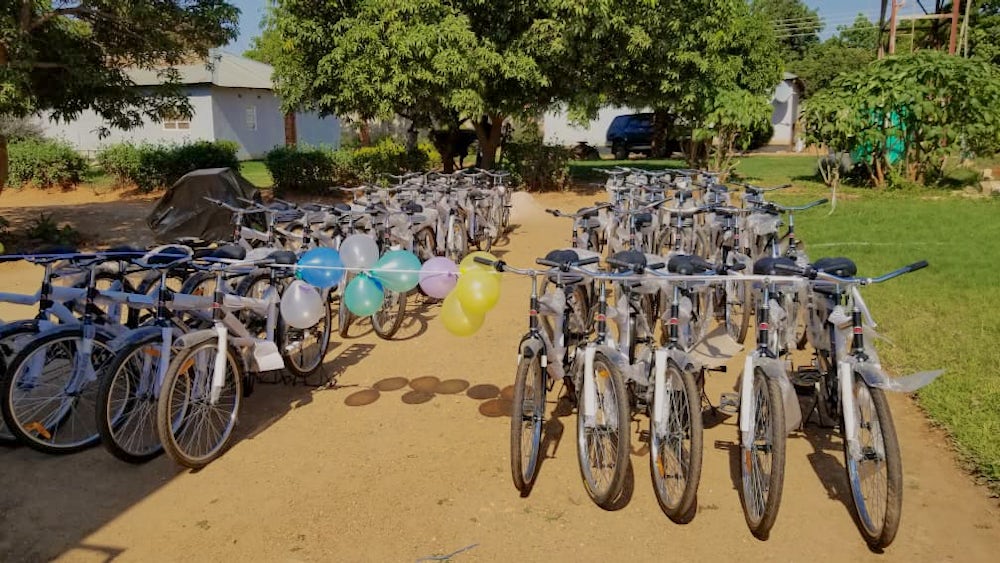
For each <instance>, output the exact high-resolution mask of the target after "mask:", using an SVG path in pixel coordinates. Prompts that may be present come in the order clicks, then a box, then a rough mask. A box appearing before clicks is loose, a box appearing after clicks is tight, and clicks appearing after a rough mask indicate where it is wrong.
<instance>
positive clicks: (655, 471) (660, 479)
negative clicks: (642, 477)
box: [649, 363, 702, 523]
mask: <svg viewBox="0 0 1000 563" xmlns="http://www.w3.org/2000/svg"><path fill="white" fill-rule="evenodd" d="M655 405H656V401H654V403H653V406H652V407H651V408H655ZM658 414H659V416H658V417H657V418H659V419H660V423H659V424H656V422H655V421H654V417H652V416H651V417H650V419H649V425H650V426H649V440H650V445H649V446H650V447H649V450H650V451H649V453H650V458H649V459H650V472H651V473H652V478H653V492H655V493H656V500H657V501H658V502H659V503H660V508H661V509H663V511H664V513H665V514H666V515H667V516H669V517H670V519H671V520H673V521H675V522H679V523H687V522H689V521H690V519H691V517H693V516H694V514H693V510H692V509H693V508H695V499H696V498H697V495H696V494H697V492H698V483H699V481H700V479H701V461H702V420H701V394H700V393H699V392H698V389H697V386H696V385H695V383H694V379H693V378H692V377H691V374H690V373H687V372H682V371H681V370H680V369H679V368H678V367H677V366H676V365H675V364H673V363H671V364H670V365H668V366H667V371H666V378H665V385H664V397H663V402H662V412H660V413H658Z"/></svg>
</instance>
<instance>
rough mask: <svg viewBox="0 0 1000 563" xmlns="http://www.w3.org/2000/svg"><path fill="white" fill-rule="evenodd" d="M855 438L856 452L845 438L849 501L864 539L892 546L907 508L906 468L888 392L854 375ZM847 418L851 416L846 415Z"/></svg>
mask: <svg viewBox="0 0 1000 563" xmlns="http://www.w3.org/2000/svg"><path fill="white" fill-rule="evenodd" d="M853 390H854V434H855V435H856V436H857V444H858V451H856V452H852V451H851V449H852V448H851V446H850V444H849V443H848V441H847V440H846V439H845V440H844V458H845V461H846V463H845V465H846V466H847V480H848V482H849V483H850V485H851V498H852V499H853V500H854V508H855V511H856V513H857V515H858V524H859V526H858V527H859V529H860V530H861V534H862V535H863V536H864V538H865V541H866V542H867V543H868V545H870V546H871V547H873V548H876V549H882V548H885V547H888V546H889V544H891V543H892V541H893V540H894V539H895V538H896V531H897V530H898V529H899V518H900V514H901V512H902V508H903V464H902V460H901V458H900V453H899V441H898V440H897V438H896V427H895V425H894V424H893V422H892V413H891V412H889V403H888V402H887V401H886V399H885V392H883V391H882V390H881V389H878V388H873V387H869V386H868V385H867V384H866V383H865V381H864V379H862V378H861V376H860V375H859V374H854V387H853ZM845 418H847V417H845Z"/></svg>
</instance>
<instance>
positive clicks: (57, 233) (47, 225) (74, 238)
mask: <svg viewBox="0 0 1000 563" xmlns="http://www.w3.org/2000/svg"><path fill="white" fill-rule="evenodd" d="M26 234H27V236H28V238H29V239H33V240H37V241H38V242H40V243H42V244H69V245H77V244H80V241H82V240H83V236H82V235H80V233H79V231H77V230H76V229H74V228H73V227H72V226H70V225H69V224H66V225H60V224H59V223H57V222H56V221H55V220H53V219H52V215H51V214H48V215H46V214H45V213H42V214H41V215H40V216H39V217H38V219H33V220H32V221H31V224H30V225H29V226H28V229H27V232H26Z"/></svg>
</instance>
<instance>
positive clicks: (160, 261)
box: [139, 244, 192, 267]
mask: <svg viewBox="0 0 1000 563" xmlns="http://www.w3.org/2000/svg"><path fill="white" fill-rule="evenodd" d="M191 255H192V253H191V249H190V248H188V247H186V246H181V245H179V244H171V245H167V246H162V247H160V248H157V249H155V250H153V251H150V252H149V253H143V254H142V255H140V256H141V257H142V261H141V262H140V263H139V264H140V265H141V266H150V267H156V266H168V265H173V264H175V263H177V262H181V261H184V260H185V259H187V258H190V257H191Z"/></svg>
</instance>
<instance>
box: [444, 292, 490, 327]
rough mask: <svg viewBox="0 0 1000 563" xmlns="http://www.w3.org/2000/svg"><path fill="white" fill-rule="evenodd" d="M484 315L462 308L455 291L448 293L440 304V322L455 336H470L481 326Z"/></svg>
mask: <svg viewBox="0 0 1000 563" xmlns="http://www.w3.org/2000/svg"><path fill="white" fill-rule="evenodd" d="M485 319H486V316H485V315H477V314H475V313H469V312H467V311H465V310H464V309H462V304H461V303H460V302H459V301H458V297H457V296H456V295H455V292H451V293H449V294H448V297H445V298H444V303H442V304H441V322H442V323H444V327H445V328H446V329H448V332H450V333H452V334H454V335H455V336H471V335H473V334H475V333H476V331H477V330H479V327H481V326H483V321H484V320H485Z"/></svg>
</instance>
